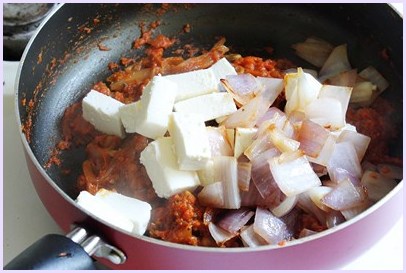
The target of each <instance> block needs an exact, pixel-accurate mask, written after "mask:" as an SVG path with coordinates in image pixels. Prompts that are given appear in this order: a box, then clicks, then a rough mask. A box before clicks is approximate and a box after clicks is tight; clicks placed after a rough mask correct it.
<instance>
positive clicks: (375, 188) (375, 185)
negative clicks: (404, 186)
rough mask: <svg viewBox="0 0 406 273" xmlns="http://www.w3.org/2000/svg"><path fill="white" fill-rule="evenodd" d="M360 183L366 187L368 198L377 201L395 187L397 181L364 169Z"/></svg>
mask: <svg viewBox="0 0 406 273" xmlns="http://www.w3.org/2000/svg"><path fill="white" fill-rule="evenodd" d="M361 184H362V185H364V186H365V187H366V188H367V191H368V198H369V199H370V200H371V201H373V202H377V201H379V200H380V199H381V198H382V197H384V196H385V195H386V194H388V193H389V192H390V191H391V190H392V189H393V188H394V187H396V185H397V182H396V180H395V179H392V178H389V177H386V176H384V175H382V174H380V173H378V172H374V171H366V172H365V173H364V174H363V176H362V178H361Z"/></svg>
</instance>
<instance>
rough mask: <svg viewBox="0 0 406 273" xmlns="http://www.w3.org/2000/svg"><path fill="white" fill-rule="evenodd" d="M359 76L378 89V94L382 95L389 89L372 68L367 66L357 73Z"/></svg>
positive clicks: (386, 83)
mask: <svg viewBox="0 0 406 273" xmlns="http://www.w3.org/2000/svg"><path fill="white" fill-rule="evenodd" d="M359 76H360V77H362V78H364V79H366V80H368V81H370V82H372V83H373V84H375V85H376V86H377V87H378V90H379V92H378V94H376V95H379V94H380V93H382V92H383V91H385V90H386V89H387V88H388V87H389V82H388V81H387V80H386V79H385V78H384V77H383V76H382V74H381V73H379V72H378V70H376V68H375V67H373V66H368V67H367V68H365V69H364V70H362V71H361V72H360V73H359Z"/></svg>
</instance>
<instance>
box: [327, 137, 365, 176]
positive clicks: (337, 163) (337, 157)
mask: <svg viewBox="0 0 406 273" xmlns="http://www.w3.org/2000/svg"><path fill="white" fill-rule="evenodd" d="M338 168H340V169H344V170H346V171H347V172H348V173H349V174H350V175H352V176H354V177H357V178H361V175H362V170H361V165H360V162H359V160H358V155H357V152H356V150H355V148H354V145H353V144H352V143H350V142H348V141H346V142H340V143H336V145H335V148H334V152H333V154H332V155H331V157H330V161H329V162H328V164H327V171H328V173H329V175H330V178H331V180H333V181H338V180H337V178H336V177H335V175H336V173H335V170H336V169H338Z"/></svg>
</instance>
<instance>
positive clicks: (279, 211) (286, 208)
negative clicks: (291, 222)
mask: <svg viewBox="0 0 406 273" xmlns="http://www.w3.org/2000/svg"><path fill="white" fill-rule="evenodd" d="M296 203H297V195H294V196H289V197H286V198H285V200H283V201H282V203H280V204H279V205H278V206H277V207H275V208H274V209H272V210H271V212H272V214H273V215H275V216H276V217H282V216H285V215H286V214H288V213H289V212H290V211H291V210H292V209H293V208H294V207H295V206H296Z"/></svg>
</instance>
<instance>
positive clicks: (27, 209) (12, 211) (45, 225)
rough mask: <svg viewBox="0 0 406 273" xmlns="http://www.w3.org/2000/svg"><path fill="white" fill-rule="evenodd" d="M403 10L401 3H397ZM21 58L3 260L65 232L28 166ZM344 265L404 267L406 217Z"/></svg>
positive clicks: (9, 102) (6, 123)
mask: <svg viewBox="0 0 406 273" xmlns="http://www.w3.org/2000/svg"><path fill="white" fill-rule="evenodd" d="M396 7H397V8H399V9H400V10H402V8H403V7H402V6H400V5H399V4H398V5H397V6H396ZM17 67H18V63H17V62H3V75H4V82H5V84H4V86H3V88H4V90H3V172H4V174H3V238H2V239H3V263H4V264H6V263H8V262H9V261H10V260H11V259H12V258H13V257H15V256H16V255H18V254H19V253H20V252H21V251H22V250H24V249H25V248H26V247H27V246H29V245H31V244H32V243H33V242H35V241H36V240H37V239H39V238H41V237H42V236H44V235H46V234H50V233H61V230H60V229H59V227H58V226H57V225H56V224H55V222H54V221H53V219H52V218H51V217H50V215H49V214H48V212H47V211H46V209H45V208H44V206H43V205H42V203H41V201H40V199H39V197H38V196H37V194H36V192H35V189H34V187H33V185H32V183H31V179H30V177H29V174H28V169H27V167H26V163H25V158H24V154H23V147H22V144H21V140H20V137H19V132H18V128H17V122H16V116H15V113H14V91H13V90H14V80H15V73H16V71H17ZM342 269H345V270H354V269H363V270H379V269H380V270H390V269H394V270H401V269H403V217H402V218H401V219H399V221H398V222H397V224H396V225H395V226H394V227H393V228H392V230H391V231H390V232H388V233H387V234H386V235H385V237H383V238H382V239H381V240H380V241H378V242H376V244H375V245H374V246H373V247H372V248H371V249H370V250H369V251H367V252H366V253H364V254H363V255H362V256H360V257H358V258H357V259H356V260H355V261H353V262H352V263H350V264H348V265H346V266H344V267H343V268H342Z"/></svg>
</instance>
